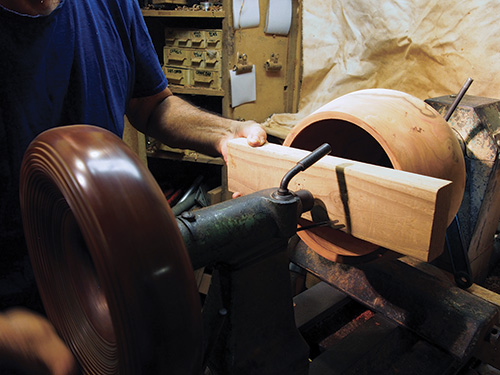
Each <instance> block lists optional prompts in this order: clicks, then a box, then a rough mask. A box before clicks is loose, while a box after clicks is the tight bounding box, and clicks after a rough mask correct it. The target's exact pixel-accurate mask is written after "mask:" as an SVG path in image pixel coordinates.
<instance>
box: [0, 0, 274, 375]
mask: <svg viewBox="0 0 500 375" xmlns="http://www.w3.org/2000/svg"><path fill="white" fill-rule="evenodd" d="M124 114H126V115H127V117H128V119H129V120H130V122H131V123H132V125H133V126H134V127H136V128H137V129H138V130H139V131H141V132H144V133H146V134H148V135H150V136H152V137H154V138H156V139H158V140H160V141H162V142H164V143H166V144H168V145H170V146H173V147H182V148H190V149H196V150H198V151H200V152H204V153H207V154H217V153H218V154H222V155H224V156H225V153H226V144H227V141H228V140H230V139H232V138H235V137H246V138H247V139H248V142H249V144H251V145H252V146H258V145H261V144H263V143H264V142H265V140H266V134H265V132H264V130H263V129H262V127H261V126H260V125H258V124H257V123H255V122H253V121H246V122H238V121H235V120H230V119H223V118H221V117H219V116H216V115H213V114H208V113H205V112H203V111H201V110H199V109H197V108H195V107H193V106H191V105H190V104H188V103H186V102H184V101H183V100H181V99H180V98H178V97H176V96H174V95H172V93H171V91H170V90H169V89H168V88H167V80H166V78H165V76H164V74H163V72H162V70H161V67H160V65H159V63H158V58H157V56H156V53H155V50H154V48H153V46H152V43H151V40H150V38H149V35H148V32H147V29H146V27H145V24H144V21H143V18H142V15H141V12H140V9H139V7H138V4H137V1H136V0H0V156H1V157H0V304H1V306H0V308H2V309H5V308H6V307H8V306H13V305H23V306H27V307H30V308H32V309H36V310H41V309H40V308H38V306H37V293H36V289H35V288H33V287H31V285H32V276H31V272H30V267H29V262H28V260H27V259H28V258H27V255H26V250H25V245H24V240H23V238H22V223H21V219H20V209H19V198H18V190H19V168H20V165H21V161H22V157H23V154H24V151H25V150H26V147H27V146H28V144H29V142H31V140H32V139H33V138H34V137H36V136H37V135H38V134H40V133H41V132H43V131H44V130H46V129H49V128H51V127H55V126H63V125H69V124H77V123H80V124H90V125H98V126H101V127H104V128H106V129H108V130H110V131H112V132H114V133H115V134H117V135H119V136H121V135H122V132H123V117H124ZM13 319H14V320H13ZM16 319H17V320H16ZM13 321H14V322H16V324H14V327H16V326H17V327H25V328H26V327H32V326H33V325H35V326H36V327H38V328H40V324H41V325H44V324H45V323H42V322H43V318H42V317H41V316H39V315H33V314H31V313H30V312H28V311H26V310H16V311H11V312H10V315H9V313H7V315H5V314H4V316H0V351H2V349H5V347H9V345H5V341H4V345H2V340H3V339H5V335H3V336H2V335H1V333H2V328H1V327H2V325H3V327H10V328H12V324H11V323H12V322H13ZM23 321H24V322H25V324H24V325H23V324H22V322H23ZM6 322H7V323H9V324H10V325H5V324H4V323H6ZM49 326H50V325H49ZM38 328H36V329H30V330H27V329H25V330H24V331H22V330H19V329H18V330H17V331H16V330H12V329H7V328H6V329H5V331H4V332H7V333H8V339H9V338H10V340H12V339H13V338H14V337H15V334H16V332H22V334H23V335H21V336H22V337H24V338H27V340H25V341H21V342H17V343H16V344H17V346H16V347H19V348H20V350H21V351H22V350H28V349H26V346H24V349H23V345H24V344H29V335H30V332H31V331H36V330H37V329H38ZM45 332H46V333H47V335H46V338H47V340H49V341H50V340H53V341H54V340H55V341H57V339H58V338H57V336H56V337H54V336H55V335H54V333H53V331H51V330H50V329H46V330H45ZM35 333H36V332H35ZM10 348H11V350H12V346H10ZM28 351H29V350H28ZM24 354H26V353H24ZM37 355H38V353H36V350H35V351H31V352H29V353H28V355H25V356H24V357H25V358H26V363H24V364H25V365H27V364H28V363H27V362H28V361H32V362H36V360H37V359H36V358H34V357H36V356H37ZM27 357H31V358H27ZM42 357H43V356H42ZM62 357H63V358H69V359H68V360H67V362H65V363H64V366H67V368H70V367H72V366H74V364H72V363H70V362H71V360H70V359H71V357H64V356H62ZM47 358H48V359H47ZM49 362H50V363H49ZM39 363H41V364H42V365H43V366H45V365H46V369H48V368H52V370H46V372H45V373H54V374H55V373H56V370H55V369H54V367H53V366H54V364H53V363H52V362H51V357H50V356H45V357H43V358H39ZM43 366H42V367H43ZM64 366H61V367H64ZM26 368H29V367H26ZM29 371H30V373H34V371H33V370H32V369H30V370H29ZM64 371H66V372H68V373H69V371H68V370H67V369H66V370H63V372H61V373H64Z"/></svg>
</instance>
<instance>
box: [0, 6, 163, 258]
mask: <svg viewBox="0 0 500 375" xmlns="http://www.w3.org/2000/svg"><path fill="white" fill-rule="evenodd" d="M166 86H167V80H166V78H165V76H164V74H163V72H162V70H161V67H160V64H159V61H158V57H157V55H156V53H155V50H154V47H153V45H152V42H151V39H150V37H149V34H148V31H147V28H146V26H145V24H144V19H143V17H142V14H141V12H140V8H139V6H138V3H137V1H136V0H61V2H60V4H59V6H58V8H57V9H56V10H55V11H54V12H53V13H51V14H50V15H49V16H35V17H33V16H27V15H21V14H18V13H15V12H12V11H9V10H7V9H5V8H2V7H0V155H1V158H0V231H1V233H0V246H2V244H4V245H5V243H6V241H7V243H8V241H9V238H11V237H16V236H18V235H19V234H20V233H19V231H20V230H21V228H22V227H21V223H20V214H19V199H18V190H19V169H20V164H21V161H22V157H23V154H24V151H25V150H26V148H27V146H28V145H29V143H30V142H31V140H33V138H34V137H36V136H37V135H38V134H40V133H41V132H43V131H44V130H46V129H49V128H52V127H55V126H61V125H69V124H77V123H79V124H92V125H98V126H101V127H104V128H106V129H108V130H110V131H112V132H113V133H115V134H117V135H118V136H121V135H122V132H123V124H124V118H123V117H124V114H125V108H126V105H127V103H128V101H129V100H130V98H134V97H144V96H150V95H154V94H157V93H159V92H160V91H162V90H163V89H165V87H166ZM2 237H3V238H2ZM3 250H4V249H0V252H1V251H3Z"/></svg>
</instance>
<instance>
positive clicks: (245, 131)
mask: <svg viewBox="0 0 500 375" xmlns="http://www.w3.org/2000/svg"><path fill="white" fill-rule="evenodd" d="M231 130H232V132H231V134H229V135H227V136H225V137H223V138H222V139H221V141H220V143H219V147H218V148H219V152H220V153H221V155H222V156H223V157H224V160H226V161H227V142H228V141H230V140H231V139H235V138H246V139H247V142H248V144H249V145H250V146H252V147H258V146H262V145H263V144H264V143H266V140H267V134H266V131H265V130H264V128H263V127H262V126H261V125H260V124H258V123H256V122H255V121H233V124H232V127H231Z"/></svg>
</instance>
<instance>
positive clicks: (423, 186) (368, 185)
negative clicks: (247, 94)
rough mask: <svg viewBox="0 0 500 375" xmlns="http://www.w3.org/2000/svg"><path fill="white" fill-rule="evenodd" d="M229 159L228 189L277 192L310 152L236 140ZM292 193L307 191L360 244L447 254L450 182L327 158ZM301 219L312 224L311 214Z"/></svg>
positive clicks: (297, 180) (422, 255)
mask: <svg viewBox="0 0 500 375" xmlns="http://www.w3.org/2000/svg"><path fill="white" fill-rule="evenodd" d="M228 154H229V156H228V160H227V171H228V185H229V190H230V191H237V192H241V193H242V194H249V193H252V192H255V191H258V190H262V189H265V188H271V187H278V186H279V184H280V181H281V179H282V177H283V176H284V175H285V173H286V172H287V171H288V170H290V169H291V168H292V167H293V166H294V165H295V164H296V163H297V161H299V160H301V159H302V158H304V157H305V156H306V155H308V154H309V152H307V151H304V150H299V149H295V148H291V147H284V146H280V145H276V144H270V143H268V144H266V145H264V146H262V147H258V148H252V147H250V146H248V145H247V143H246V140H245V139H237V140H233V141H231V142H229V145H228ZM289 188H290V190H292V191H296V190H299V189H306V190H309V191H310V192H311V193H312V194H313V195H314V197H315V199H316V201H317V204H319V205H324V207H326V211H327V213H328V217H329V219H330V220H339V222H340V223H341V224H344V225H345V228H344V229H342V231H344V232H345V233H348V234H349V235H351V236H354V237H356V238H358V239H361V240H364V241H368V242H370V243H372V244H375V245H378V246H382V247H384V248H387V249H390V250H393V251H396V252H398V253H401V254H405V255H410V256H412V257H415V258H417V259H420V260H424V261H431V260H432V259H434V258H435V257H437V256H438V255H439V254H441V252H442V251H443V248H444V239H445V232H446V227H447V225H446V219H447V216H448V210H449V204H450V194H451V182H450V181H446V180H441V179H436V178H431V177H427V176H422V175H417V174H413V173H409V172H404V171H399V170H394V169H389V168H384V167H379V166H375V165H371V164H365V163H360V162H355V161H351V160H347V159H342V158H337V157H332V156H326V157H324V158H323V159H321V160H320V161H318V162H317V163H316V164H315V165H313V166H312V167H310V168H309V169H307V170H306V171H304V172H301V173H299V174H298V175H297V176H295V177H294V178H293V179H292V181H291V183H290V185H289ZM303 218H304V219H305V222H307V221H309V220H312V218H311V215H310V213H305V214H304V215H303ZM304 232H308V231H304ZM304 232H299V235H301V234H303V233H304ZM336 232H337V231H336ZM301 237H302V236H301ZM302 239H304V237H302ZM304 241H305V242H306V243H307V241H306V240H304ZM307 244H308V243H307ZM308 245H309V244H308ZM309 246H311V245H309ZM325 246H326V245H325ZM311 247H313V246H311ZM313 249H314V250H317V248H314V247H313ZM322 255H324V254H322Z"/></svg>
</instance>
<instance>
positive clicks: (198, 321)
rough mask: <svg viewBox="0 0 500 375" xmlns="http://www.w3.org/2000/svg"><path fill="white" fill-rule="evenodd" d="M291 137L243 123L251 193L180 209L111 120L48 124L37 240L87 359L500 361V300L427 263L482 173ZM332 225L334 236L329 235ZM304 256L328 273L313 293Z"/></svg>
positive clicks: (242, 178) (235, 368)
mask: <svg viewBox="0 0 500 375" xmlns="http://www.w3.org/2000/svg"><path fill="white" fill-rule="evenodd" d="M366 94H367V93H363V95H365V97H366ZM382 94H383V95H382ZM363 95H361V96H363ZM384 95H385V98H386V99H382V100H381V101H378V99H379V98H383V97H384ZM387 97H389V99H387ZM375 98H376V99H373V98H369V99H367V100H368V102H371V101H372V100H375V101H376V107H377V108H380V106H381V105H385V104H387V105H389V107H392V108H393V109H394V108H396V110H394V111H393V113H396V112H399V113H402V114H403V115H402V118H396V117H395V115H392V116H389V117H388V119H384V121H383V122H384V123H386V124H387V121H389V120H390V121H393V122H394V121H396V123H397V124H398V127H403V125H404V121H405V118H413V120H415V118H414V116H417V117H418V116H423V118H420V119H419V120H418V121H413V122H410V125H411V126H410V131H411V132H412V133H416V134H422V133H425V132H426V131H427V130H426V128H424V124H425V123H429V122H430V127H429V128H427V129H431V130H432V131H431V133H432V137H433V138H437V139H439V140H442V138H440V137H441V136H442V134H444V133H446V134H447V130H446V129H444V128H442V127H441V126H442V125H443V124H442V123H441V122H440V121H441V120H439V118H440V117H439V116H438V115H437V112H435V111H434V110H432V108H430V106H426V105H425V104H422V103H421V102H418V101H416V100H415V99H413V98H410V97H408V96H406V95H405V94H398V93H395V92H390V93H387V92H383V93H380V92H379V93H378V94H377V95H375ZM360 100H361V99H360V98H359V97H358V98H357V101H358V104H359V105H360V106H361V107H363V111H365V113H366V116H368V117H370V116H369V115H368V112H370V110H369V109H368V107H369V106H368V105H367V104H366V102H362V101H360ZM387 100H388V102H386V101H387ZM393 100H396V101H398V103H400V104H398V105H396V106H394V102H393ZM404 103H409V104H408V107H403V106H402V105H403V104H404ZM344 108H348V105H347V104H344ZM422 108H424V109H425V111H422ZM332 112H335V113H341V112H339V111H332ZM318 116H322V115H318ZM429 118H431V119H432V121H428V119H429ZM324 120H325V119H324V118H323V119H321V120H320V121H319V122H320V123H321V124H322V125H320V128H321V127H323V126H324V125H325V121H324ZM346 121H347V120H346V119H344V120H341V121H340V122H341V123H342V124H344V123H346ZM349 121H351V123H352V122H356V121H358V120H356V119H355V117H354V116H353V115H352V114H351V115H350V117H349ZM436 121H437V122H439V123H440V124H441V125H439V124H438V125H436V123H435V122H436ZM326 122H328V121H326ZM370 122H371V121H370ZM364 123H366V124H368V122H366V121H365V122H364ZM415 124H418V126H417V125H415ZM444 126H445V127H447V124H446V122H445V123H444ZM305 128H306V129H308V128H309V127H305ZM351 128H352V127H351ZM419 129H420V130H419ZM306 131H307V130H306ZM443 132H444V133H443ZM310 135H311V133H310ZM445 136H446V137H447V135H445ZM401 137H402V136H401ZM296 138H297V139H298V138H299V137H296ZM323 138H325V137H323ZM306 139H311V136H308V137H306ZM324 140H326V139H324ZM334 141H335V137H333V138H332V139H330V140H328V142H327V143H334ZM285 143H288V141H287V142H285ZM289 143H290V144H289V145H288V146H292V147H285V146H278V145H267V146H264V147H263V148H259V149H251V148H249V147H247V146H246V145H244V144H242V142H240V141H238V140H236V141H233V142H232V143H231V144H230V146H229V149H230V157H229V159H228V163H227V165H228V173H229V183H230V186H232V189H233V190H236V191H241V192H242V193H245V195H244V196H243V197H241V198H238V199H234V200H231V201H226V202H223V203H219V204H217V205H213V206H210V207H207V208H203V209H200V210H196V211H192V212H184V213H182V214H181V215H179V216H177V217H175V216H174V215H173V214H172V211H171V209H170V207H169V206H168V204H167V202H166V201H165V198H164V196H163V195H162V193H161V190H160V189H159V187H158V185H157V184H156V182H155V181H154V178H153V177H152V175H151V174H150V173H149V171H148V170H147V168H146V167H144V166H143V164H142V163H141V162H140V161H139V159H138V158H137V157H136V156H135V155H134V154H133V153H132V152H131V151H130V150H129V149H128V148H127V147H126V146H125V145H124V144H123V142H122V141H121V140H120V139H118V138H117V137H115V136H113V135H112V134H110V133H109V132H107V131H105V130H102V129H100V128H97V127H93V126H87V125H75V126H70V127H64V128H57V129H52V130H49V131H47V132H45V133H43V134H41V135H40V136H39V137H37V139H35V140H34V141H33V143H32V144H31V145H30V147H29V149H28V150H27V152H26V155H25V159H24V162H23V169H22V179H21V201H22V209H23V220H24V223H25V232H26V238H27V241H28V247H29V250H30V257H31V259H32V263H33V267H34V270H35V274H36V278H37V283H38V286H39V289H40V292H41V295H42V299H43V301H44V304H45V308H46V311H47V314H48V316H49V318H50V319H51V321H52V322H53V323H54V325H55V327H56V329H57V330H58V333H59V334H60V335H61V336H62V337H63V339H64V340H65V341H66V343H67V344H68V346H69V347H70V348H71V349H72V351H73V353H74V354H75V356H76V358H77V359H78V361H79V364H80V366H81V369H82V372H83V373H84V374H118V373H120V374H134V375H137V374H182V375H187V374H204V373H205V374H221V375H222V374H234V375H243V374H256V375H257V374H258V375H266V374H269V375H275V374H276V375H281V374H283V375H295V374H296V375H305V374H311V375H319V374H436V375H437V374H439V375H441V374H458V373H459V371H460V370H461V369H463V368H464V366H465V365H467V364H468V363H469V362H470V361H471V360H473V359H481V360H484V361H487V362H488V363H492V364H493V365H496V366H498V358H497V356H495V355H494V354H495V353H496V350H497V346H498V328H497V327H496V324H497V322H498V306H496V305H494V304H492V303H491V302H488V301H486V300H484V299H482V298H479V297H477V296H475V295H473V294H472V293H469V292H468V291H466V290H463V289H461V288H459V287H457V286H456V285H454V284H453V282H451V281H450V279H449V278H448V277H447V276H446V273H443V272H441V271H440V270H439V269H438V268H436V267H434V266H432V265H430V264H428V263H425V262H428V261H431V260H433V259H435V258H436V257H437V256H439V254H440V253H442V252H443V250H444V243H445V236H446V228H447V226H448V224H449V223H450V221H451V220H452V219H453V217H454V216H455V215H456V211H457V210H458V207H459V205H460V204H459V203H458V204H457V199H458V201H460V199H461V194H463V189H464V182H463V179H464V175H463V174H462V175H460V174H459V173H458V175H457V173H453V171H452V172H450V170H451V169H450V167H445V168H442V170H443V171H444V172H445V175H444V176H434V175H432V173H428V174H425V173H420V172H418V171H408V170H404V168H401V169H398V168H394V169H391V168H389V167H388V166H380V165H378V166H377V165H371V164H370V163H368V162H367V161H366V160H360V158H358V157H353V158H350V159H348V158H341V157H338V156H336V157H334V156H325V153H326V152H328V151H329V150H330V147H328V146H323V147H321V148H319V149H317V146H318V145H315V146H314V147H312V150H310V151H311V152H309V151H304V150H300V148H307V147H298V148H295V147H294V146H295V145H294V142H293V140H292V141H290V140H289ZM321 143H324V142H321ZM440 143H442V142H441V141H440ZM340 146H341V144H340ZM334 149H335V147H334ZM445 149H446V150H448V151H446V150H445V151H444V152H441V151H437V150H435V153H434V156H436V157H439V158H440V160H449V161H451V163H452V164H453V163H455V164H456V165H458V167H457V170H458V171H460V165H462V166H463V160H462V164H460V158H459V157H458V156H459V155H461V153H460V152H459V153H458V154H457V153H456V152H455V150H456V148H455V145H454V144H451V143H450V144H447V147H445ZM314 150H316V151H314ZM350 150H354V148H352V147H351V148H350ZM409 151H410V150H409V148H406V151H405V152H403V153H402V155H403V156H404V154H405V153H408V152H409ZM415 151H418V150H415ZM391 152H393V154H394V155H395V154H396V151H391ZM387 154H388V159H389V160H392V159H394V158H393V154H391V153H390V152H387ZM424 154H425V152H424ZM450 155H453V156H456V158H455V157H451V156H450ZM381 156H382V157H383V155H382V154H381ZM394 160H399V159H397V158H396V159H394ZM245 164H246V165H247V167H245ZM431 164H432V163H431ZM270 165H272V168H271V167H270ZM431 167H432V166H431ZM289 172H291V173H289ZM457 185H458V187H457ZM245 189H246V190H245ZM324 228H326V229H328V234H324V232H322V229H324ZM332 232H333V233H336V232H339V233H342V234H341V237H342V239H340V240H339V239H338V236H335V235H333V237H331V236H332V235H331V233H332ZM297 233H298V234H299V235H300V238H299V237H298V236H297V235H296V234H297ZM311 233H312V234H313V235H312V236H311ZM325 238H326V241H327V242H328V243H330V242H329V241H330V239H332V238H333V239H332V240H331V241H332V242H333V243H334V247H331V248H329V247H328V246H321V243H322V241H323V240H325ZM318 249H319V250H318ZM358 249H359V251H358ZM204 266H210V267H211V269H212V283H211V286H210V289H209V291H208V294H207V296H206V298H204V299H203V304H202V303H201V298H200V296H199V293H198V290H197V286H196V284H195V280H194V273H193V270H194V269H198V268H200V267H204ZM293 266H300V270H307V271H308V272H309V273H310V274H312V275H315V276H317V278H318V279H319V280H321V282H319V283H317V284H315V285H313V286H310V287H308V288H306V290H305V291H302V290H301V291H300V293H295V292H294V290H293V288H292V287H293V286H294V285H296V284H295V283H292V282H291V276H293V272H290V270H292V271H293V270H294V267H293ZM294 272H295V271H294ZM300 272H301V271H299V272H298V273H300ZM332 286H333V287H332ZM492 353H493V354H492Z"/></svg>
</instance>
